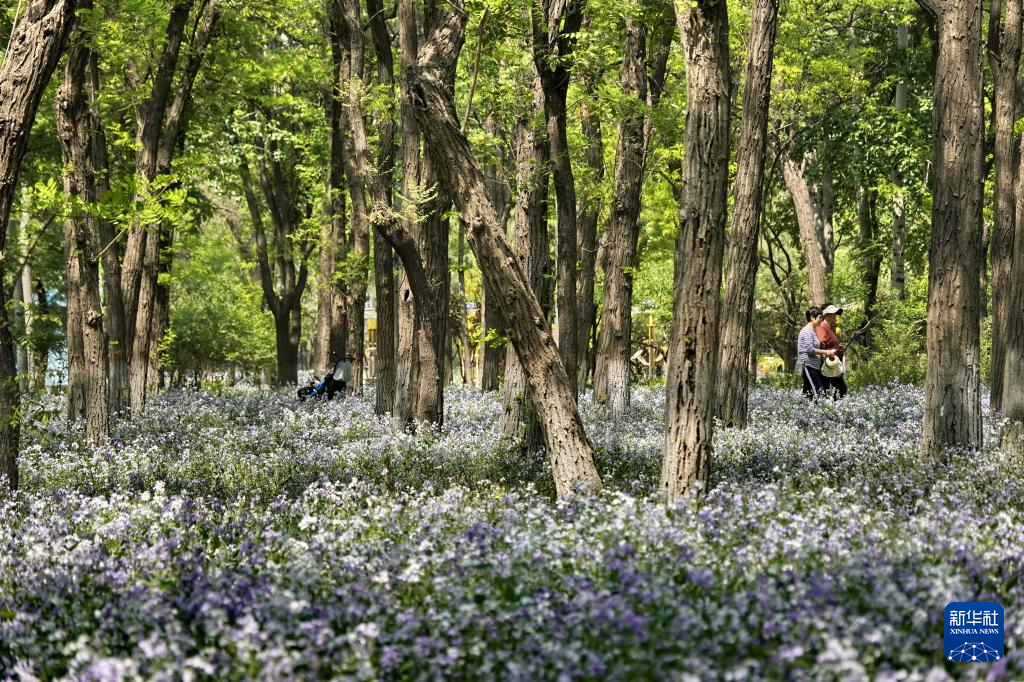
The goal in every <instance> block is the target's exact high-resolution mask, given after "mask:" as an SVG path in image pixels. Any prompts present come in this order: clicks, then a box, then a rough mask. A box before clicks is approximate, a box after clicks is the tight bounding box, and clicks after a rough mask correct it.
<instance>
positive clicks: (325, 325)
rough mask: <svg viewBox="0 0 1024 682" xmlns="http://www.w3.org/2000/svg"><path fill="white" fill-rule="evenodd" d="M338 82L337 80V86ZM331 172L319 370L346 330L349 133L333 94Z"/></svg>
mask: <svg viewBox="0 0 1024 682" xmlns="http://www.w3.org/2000/svg"><path fill="white" fill-rule="evenodd" d="M331 48H332V53H333V54H334V59H335V63H338V62H339V61H340V60H341V59H342V54H341V46H340V44H339V43H338V41H337V40H332V41H331ZM337 86H338V84H337V83H335V88H337ZM327 109H328V110H327V121H328V147H329V149H328V158H329V159H330V161H329V173H328V181H327V191H328V193H329V194H328V197H327V201H326V205H325V208H326V212H327V217H328V219H329V221H330V222H329V223H328V224H327V225H326V226H325V227H324V230H323V242H322V243H321V245H320V262H319V264H318V266H319V267H318V271H319V272H318V284H319V287H318V291H317V319H316V336H315V342H314V346H313V369H314V370H315V371H316V372H320V371H322V370H325V369H327V368H328V367H332V366H333V365H334V363H333V362H332V361H331V352H332V351H334V352H338V351H339V350H340V349H339V348H337V347H336V346H335V344H334V343H333V342H334V341H335V340H337V339H338V338H339V336H342V335H343V334H344V333H345V327H344V320H343V319H336V318H337V316H336V315H335V314H334V313H335V305H336V302H335V299H336V297H338V296H340V295H341V294H342V291H343V290H342V289H341V288H340V286H339V283H338V265H339V261H343V260H344V257H345V243H346V235H345V162H344V149H343V143H342V138H343V137H344V135H345V125H344V113H343V111H342V104H341V102H340V100H339V95H338V94H336V93H335V94H334V95H333V96H332V97H330V101H329V104H328V107H327Z"/></svg>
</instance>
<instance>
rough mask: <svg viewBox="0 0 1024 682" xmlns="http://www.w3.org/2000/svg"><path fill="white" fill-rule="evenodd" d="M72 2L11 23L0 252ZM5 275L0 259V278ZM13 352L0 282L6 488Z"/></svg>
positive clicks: (33, 10) (2, 70) (1, 68)
mask: <svg viewBox="0 0 1024 682" xmlns="http://www.w3.org/2000/svg"><path fill="white" fill-rule="evenodd" d="M76 8H77V3H76V2H75V0H32V1H31V2H29V3H28V7H27V8H26V11H25V14H24V16H22V17H21V19H20V21H19V22H18V24H17V25H16V26H15V27H14V30H13V32H12V33H11V37H10V41H9V42H10V46H9V47H8V49H7V52H6V53H4V60H3V63H2V64H0V131H3V133H2V134H0V251H3V249H4V247H5V242H6V241H7V221H8V220H9V219H10V217H11V204H12V202H13V199H14V192H15V191H16V189H17V186H18V172H19V170H20V169H21V161H22V159H23V158H24V156H25V149H26V147H27V145H28V136H29V132H30V131H31V130H32V123H33V122H34V121H35V117H36V111H37V110H38V109H39V100H40V99H41V98H42V96H43V91H44V90H46V86H47V84H48V83H49V82H50V76H52V75H53V70H54V69H55V68H56V66H57V61H58V59H60V55H61V53H62V52H63V51H64V43H65V41H66V40H67V37H68V33H69V32H70V30H71V25H72V23H73V20H74V15H75V10H76ZM6 281H7V275H6V273H4V271H3V265H2V263H0V282H4V283H5V282H6ZM15 355H16V351H15V348H14V338H13V337H12V336H11V329H10V323H9V321H8V318H7V291H6V286H3V285H0V471H2V472H3V473H4V474H5V476H6V478H7V485H8V486H9V487H10V488H11V490H15V489H17V487H18V441H19V438H18V428H19V427H18V407H19V403H20V394H19V391H18V377H17V371H16V369H15V365H14V361H15Z"/></svg>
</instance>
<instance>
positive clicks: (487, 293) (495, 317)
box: [479, 282, 508, 391]
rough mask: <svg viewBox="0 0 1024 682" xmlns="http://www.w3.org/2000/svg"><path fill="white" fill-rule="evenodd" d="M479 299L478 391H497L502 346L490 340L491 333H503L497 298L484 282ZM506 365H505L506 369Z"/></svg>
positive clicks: (492, 339) (495, 340)
mask: <svg viewBox="0 0 1024 682" xmlns="http://www.w3.org/2000/svg"><path fill="white" fill-rule="evenodd" d="M481 289H482V291H483V295H482V296H481V297H480V299H481V300H480V321H481V326H480V331H481V332H482V339H481V341H480V361H479V364H480V390H481V391H496V390H498V383H499V382H498V365H499V364H500V361H501V352H502V346H501V345H500V342H499V340H498V339H494V338H491V337H492V336H493V335H492V332H494V333H495V334H498V335H499V336H500V335H501V334H503V333H504V331H505V330H504V326H503V324H502V319H501V313H500V311H499V308H498V305H497V296H496V295H495V293H494V292H493V291H491V289H490V287H489V286H488V285H487V283H486V282H485V283H484V285H483V286H482V287H481ZM507 367H508V365H507V364H506V368H507Z"/></svg>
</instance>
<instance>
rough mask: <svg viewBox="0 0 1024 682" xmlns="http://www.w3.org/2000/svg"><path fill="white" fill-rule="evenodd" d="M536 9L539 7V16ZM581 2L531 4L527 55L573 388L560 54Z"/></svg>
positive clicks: (571, 265) (572, 234)
mask: <svg viewBox="0 0 1024 682" xmlns="http://www.w3.org/2000/svg"><path fill="white" fill-rule="evenodd" d="M539 11H543V16H540V14H539ZM582 12H583V4H582V3H562V2H555V1H554V0H544V2H543V7H542V8H541V7H536V6H534V5H531V20H532V24H533V56H534V63H535V65H536V67H537V72H538V73H539V74H540V81H541V87H542V88H543V91H544V114H545V117H546V119H547V123H548V144H550V145H551V174H552V176H553V178H554V182H555V204H556V207H557V216H558V223H557V230H556V232H555V254H556V260H555V266H556V273H555V316H556V328H555V333H556V338H557V341H558V354H559V357H561V359H562V364H563V365H564V366H565V370H566V372H568V373H569V382H570V386H571V387H572V390H573V392H574V393H575V392H576V390H577V386H576V380H577V377H578V375H579V370H578V362H579V358H578V349H577V342H578V340H577V324H578V320H577V311H576V267H577V263H576V261H577V252H576V239H577V229H576V182H575V179H574V178H573V172H572V163H571V161H570V152H569V140H568V132H567V128H568V121H567V115H566V108H567V107H566V104H567V98H568V93H569V77H570V74H569V70H568V67H567V66H566V63H565V61H564V60H565V59H566V58H567V57H568V56H569V55H570V54H571V53H572V49H573V42H574V40H575V36H576V33H577V32H578V31H579V29H580V26H581V24H582V21H583V14H582Z"/></svg>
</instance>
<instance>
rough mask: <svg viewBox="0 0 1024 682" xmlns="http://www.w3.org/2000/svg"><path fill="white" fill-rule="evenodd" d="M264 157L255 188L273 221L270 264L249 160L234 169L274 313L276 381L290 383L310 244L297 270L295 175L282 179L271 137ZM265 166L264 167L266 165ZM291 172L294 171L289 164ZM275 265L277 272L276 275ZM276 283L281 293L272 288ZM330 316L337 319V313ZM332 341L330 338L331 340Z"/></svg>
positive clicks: (281, 158) (282, 159) (282, 157)
mask: <svg viewBox="0 0 1024 682" xmlns="http://www.w3.org/2000/svg"><path fill="white" fill-rule="evenodd" d="M266 149H267V152H266V158H264V159H262V160H261V161H260V178H259V179H260V188H261V190H262V194H263V198H264V200H265V201H266V204H267V209H268V213H269V214H270V218H271V222H272V223H273V226H274V247H275V251H276V259H275V267H274V268H272V267H271V264H270V253H269V244H268V240H267V234H266V230H265V229H264V223H263V212H262V209H261V207H260V205H259V202H258V200H257V198H256V192H255V189H254V188H253V183H252V177H251V175H250V172H249V162H248V160H247V159H244V158H243V159H242V161H241V163H240V164H239V173H240V176H241V180H242V190H243V192H244V193H245V202H246V205H247V206H248V208H249V216H250V218H251V219H252V224H253V232H254V233H255V238H256V239H255V241H256V260H257V264H258V267H259V275H260V284H261V286H262V288H263V300H264V301H265V302H266V304H267V307H268V308H269V309H270V312H271V313H272V314H273V316H274V322H275V325H274V326H275V339H276V342H277V368H278V372H277V384H278V385H288V384H292V385H294V384H295V383H296V382H297V381H298V344H299V339H300V337H301V330H302V294H303V292H304V291H305V289H306V281H307V278H308V276H309V269H308V267H307V259H308V257H309V252H310V249H311V248H312V245H309V244H306V245H302V246H301V253H300V258H301V264H300V266H299V269H298V273H296V268H295V252H294V248H295V247H294V245H293V237H292V235H293V233H294V231H295V229H296V227H297V226H296V222H297V214H296V209H295V202H296V201H298V200H299V199H300V198H301V195H302V193H301V190H298V189H296V183H297V179H296V178H292V179H291V181H289V180H288V179H286V177H285V176H286V175H287V174H288V172H289V171H288V170H287V169H286V168H285V167H284V164H285V163H286V156H287V155H286V154H285V153H284V152H283V150H279V149H278V148H277V147H276V145H275V143H274V141H273V140H270V141H268V142H267V143H266ZM268 166H269V167H268ZM291 171H294V169H293V168H292V169H291ZM275 270H276V274H275ZM275 280H276V281H278V282H280V289H281V292H280V294H278V292H277V291H276V290H275V288H274V282H275ZM335 319H338V318H337V317H336V318H335ZM332 343H333V342H332Z"/></svg>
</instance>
